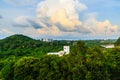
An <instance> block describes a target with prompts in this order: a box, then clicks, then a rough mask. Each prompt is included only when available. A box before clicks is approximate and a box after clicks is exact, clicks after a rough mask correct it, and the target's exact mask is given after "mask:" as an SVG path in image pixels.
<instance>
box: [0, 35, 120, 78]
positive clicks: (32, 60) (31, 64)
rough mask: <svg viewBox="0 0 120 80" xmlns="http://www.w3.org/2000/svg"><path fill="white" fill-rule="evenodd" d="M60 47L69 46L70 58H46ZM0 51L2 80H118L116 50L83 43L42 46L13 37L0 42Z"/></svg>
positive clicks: (119, 70) (118, 52)
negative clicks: (50, 52) (48, 53)
mask: <svg viewBox="0 0 120 80" xmlns="http://www.w3.org/2000/svg"><path fill="white" fill-rule="evenodd" d="M87 43H88V42H87ZM90 43H91V42H90ZM93 43H94V42H93ZM63 45H70V47H71V52H70V54H68V55H64V56H61V57H59V56H57V55H46V53H47V52H49V51H59V50H62V47H63ZM0 50H1V51H0V79H2V80H119V79H120V77H119V74H120V47H119V46H117V47H115V48H113V49H103V48H101V47H99V46H88V44H86V43H85V42H84V41H71V42H69V43H68V41H65V40H62V41H57V40H56V41H53V42H43V41H40V40H34V39H31V38H29V37H26V36H23V35H14V36H10V37H8V38H6V39H3V40H0Z"/></svg>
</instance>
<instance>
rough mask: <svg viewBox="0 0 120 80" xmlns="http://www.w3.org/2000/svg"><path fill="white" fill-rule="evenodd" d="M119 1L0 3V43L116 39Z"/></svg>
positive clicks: (119, 27) (7, 0)
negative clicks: (18, 38) (17, 38)
mask: <svg viewBox="0 0 120 80" xmlns="http://www.w3.org/2000/svg"><path fill="white" fill-rule="evenodd" d="M119 9H120V1H118V0H90V1H89V0H24V1H22V0H0V39H2V38H5V37H7V36H10V35H13V34H23V35H27V36H30V37H33V38H52V39H73V40H74V39H104V38H106V37H107V38H109V39H117V38H118V37H119V36H120V22H119V21H120V20H119V19H120V16H119V14H120V10H119Z"/></svg>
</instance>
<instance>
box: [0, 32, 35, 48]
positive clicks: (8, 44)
mask: <svg viewBox="0 0 120 80" xmlns="http://www.w3.org/2000/svg"><path fill="white" fill-rule="evenodd" d="M35 41H36V40H34V39H32V38H30V37H27V36H24V35H19V34H16V35H12V36H9V37H7V38H5V39H3V40H0V49H1V48H2V50H8V49H16V48H18V47H19V48H20V47H30V45H29V44H30V43H34V42H35Z"/></svg>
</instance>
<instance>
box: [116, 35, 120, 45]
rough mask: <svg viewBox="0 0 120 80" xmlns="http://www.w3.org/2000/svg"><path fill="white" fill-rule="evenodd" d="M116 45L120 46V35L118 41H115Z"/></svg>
mask: <svg viewBox="0 0 120 80" xmlns="http://www.w3.org/2000/svg"><path fill="white" fill-rule="evenodd" d="M115 45H116V46H120V37H119V38H118V39H117V41H116V42H115Z"/></svg>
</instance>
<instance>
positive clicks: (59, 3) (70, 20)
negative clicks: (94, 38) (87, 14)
mask: <svg viewBox="0 0 120 80" xmlns="http://www.w3.org/2000/svg"><path fill="white" fill-rule="evenodd" d="M85 9H87V7H86V5H84V4H82V3H80V2H79V1H78V0H44V1H42V2H40V3H39V4H38V7H37V17H38V21H39V24H41V25H42V26H43V27H53V26H54V27H57V28H58V29H59V30H61V31H63V32H82V31H81V28H82V22H81V21H80V20H79V17H80V16H79V13H80V12H81V11H83V10H85ZM84 30H85V28H84Z"/></svg>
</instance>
